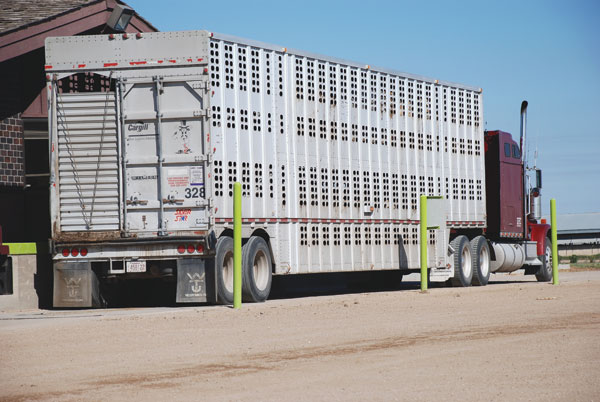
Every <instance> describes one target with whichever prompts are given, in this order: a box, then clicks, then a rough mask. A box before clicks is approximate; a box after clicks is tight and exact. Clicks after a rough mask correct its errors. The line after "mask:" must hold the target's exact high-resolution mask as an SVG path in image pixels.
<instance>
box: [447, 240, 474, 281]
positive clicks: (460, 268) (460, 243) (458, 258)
mask: <svg viewBox="0 0 600 402" xmlns="http://www.w3.org/2000/svg"><path fill="white" fill-rule="evenodd" d="M450 246H451V247H452V248H453V249H454V278H452V285H454V286H463V287H466V286H471V280H472V279H473V266H472V264H471V245H470V244H469V239H468V238H467V237H466V236H463V235H461V236H458V237H456V238H455V239H454V240H452V241H451V242H450Z"/></svg>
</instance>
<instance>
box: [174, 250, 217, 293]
mask: <svg viewBox="0 0 600 402" xmlns="http://www.w3.org/2000/svg"><path fill="white" fill-rule="evenodd" d="M212 261H213V260H212V259H207V260H205V259H198V258H194V259H191V258H190V259H180V260H178V261H177V298H176V302H177V303H206V302H215V301H216V297H215V288H216V287H215V275H214V269H213V264H212Z"/></svg>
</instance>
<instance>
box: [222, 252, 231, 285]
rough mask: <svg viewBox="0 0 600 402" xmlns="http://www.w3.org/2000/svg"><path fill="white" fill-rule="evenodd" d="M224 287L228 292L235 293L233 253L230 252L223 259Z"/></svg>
mask: <svg viewBox="0 0 600 402" xmlns="http://www.w3.org/2000/svg"><path fill="white" fill-rule="evenodd" d="M223 285H224V286H225V289H227V291H228V292H233V251H228V252H227V253H226V254H225V257H224V258H223Z"/></svg>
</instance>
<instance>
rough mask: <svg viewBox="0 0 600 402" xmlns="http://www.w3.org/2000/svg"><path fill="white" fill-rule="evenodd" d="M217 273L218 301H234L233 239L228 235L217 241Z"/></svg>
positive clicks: (229, 302) (223, 302) (230, 302)
mask: <svg viewBox="0 0 600 402" xmlns="http://www.w3.org/2000/svg"><path fill="white" fill-rule="evenodd" d="M216 248H217V252H216V255H215V271H216V272H215V274H216V277H217V302H218V303H219V304H232V303H233V239H232V238H231V237H228V236H224V237H221V238H220V239H219V240H218V241H217V247H216Z"/></svg>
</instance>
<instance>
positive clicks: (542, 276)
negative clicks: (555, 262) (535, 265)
mask: <svg viewBox="0 0 600 402" xmlns="http://www.w3.org/2000/svg"><path fill="white" fill-rule="evenodd" d="M535 277H536V279H537V280H538V282H550V281H551V280H552V243H551V242H550V239H549V238H547V237H546V252H545V253H544V255H543V256H542V266H541V267H540V269H539V271H538V272H537V274H535Z"/></svg>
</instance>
